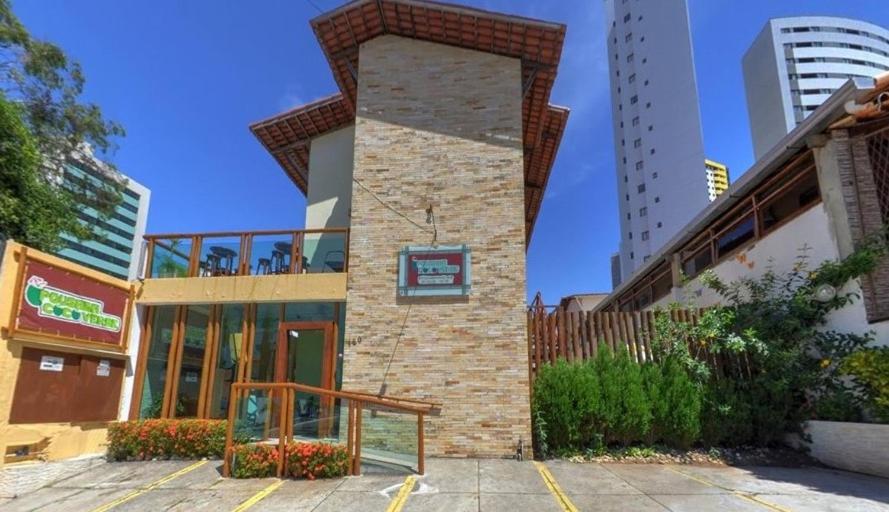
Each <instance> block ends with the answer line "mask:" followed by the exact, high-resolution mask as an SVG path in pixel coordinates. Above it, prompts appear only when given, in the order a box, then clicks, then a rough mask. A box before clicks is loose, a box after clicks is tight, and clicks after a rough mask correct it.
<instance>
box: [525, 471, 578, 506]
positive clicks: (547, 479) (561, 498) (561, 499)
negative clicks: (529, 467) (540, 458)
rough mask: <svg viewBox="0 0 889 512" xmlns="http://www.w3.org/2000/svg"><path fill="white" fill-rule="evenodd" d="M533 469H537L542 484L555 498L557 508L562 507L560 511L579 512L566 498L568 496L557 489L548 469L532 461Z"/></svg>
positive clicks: (556, 484)
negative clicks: (557, 504)
mask: <svg viewBox="0 0 889 512" xmlns="http://www.w3.org/2000/svg"><path fill="white" fill-rule="evenodd" d="M534 467H536V468H537V472H538V473H540V476H541V478H543V483H545V484H546V487H547V489H549V492H551V493H552V495H553V496H554V497H555V498H556V501H557V502H558V503H559V506H560V507H562V510H564V511H565V512H579V511H578V510H577V507H575V506H574V503H571V500H570V499H569V498H568V495H566V494H565V491H563V490H562V488H561V487H559V484H558V483H557V482H556V479H555V477H554V476H553V475H552V473H550V472H549V469H547V467H546V466H545V465H544V464H543V463H542V462H537V461H536V460H535V461H534Z"/></svg>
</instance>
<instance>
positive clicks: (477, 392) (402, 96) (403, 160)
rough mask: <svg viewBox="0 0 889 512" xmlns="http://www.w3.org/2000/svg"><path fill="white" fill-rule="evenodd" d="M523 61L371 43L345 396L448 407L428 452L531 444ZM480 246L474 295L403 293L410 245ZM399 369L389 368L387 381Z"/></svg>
mask: <svg viewBox="0 0 889 512" xmlns="http://www.w3.org/2000/svg"><path fill="white" fill-rule="evenodd" d="M521 83H522V80H521V64H520V62H519V61H518V60H515V59H509V58H505V57H500V56H495V55H491V54H487V53H481V52H474V51H470V50H464V49H458V48H455V47H450V46H445V45H438V44H434V43H428V42H421V41H415V40H411V39H405V38H399V37H395V36H383V37H379V38H376V39H373V40H371V41H369V42H367V43H364V44H363V45H362V46H361V57H360V70H359V80H358V105H357V110H358V112H357V120H356V125H355V171H354V176H355V178H356V179H357V182H356V183H355V184H354V185H353V188H352V223H351V225H352V228H351V229H352V231H351V244H350V262H349V278H348V292H347V306H346V307H347V312H346V349H345V356H344V357H345V362H344V378H343V388H344V389H354V390H364V391H370V392H378V391H380V389H381V385H382V384H383V382H384V376H385V377H386V378H385V383H386V391H387V393H388V394H391V395H394V396H409V397H415V398H422V399H428V400H432V401H436V402H440V403H442V404H443V405H442V409H441V414H440V415H439V416H433V417H431V418H429V421H428V427H427V437H426V440H427V447H426V449H427V453H428V454H430V455H452V456H498V457H499V456H507V455H511V454H513V453H514V452H515V449H516V444H517V442H518V441H519V439H522V440H523V441H524V442H525V444H526V445H528V444H530V438H531V428H530V407H529V397H528V359H527V344H526V343H527V342H526V337H525V336H526V332H525V331H526V325H525V324H526V317H525V242H524V240H525V238H524V237H525V233H524V224H523V222H524V220H523V219H524V214H523V210H524V190H523V188H524V179H523V162H522V160H523V152H522V143H521V131H522V118H521V114H522V94H521ZM430 204H431V205H432V206H433V208H434V212H435V221H436V224H435V225H436V227H437V230H438V237H437V243H439V244H443V245H444V244H462V243H465V244H468V245H469V246H470V248H471V250H472V280H473V282H472V292H471V294H470V296H469V297H468V298H462V299H453V298H451V299H443V298H438V299H427V300H420V299H408V300H400V299H397V298H396V284H397V256H398V251H399V250H400V249H401V248H402V247H403V246H405V245H424V244H430V243H432V241H433V233H432V231H433V229H432V225H430V224H427V223H426V212H425V210H426V208H427V207H428V206H429V205H430ZM387 369H388V373H387Z"/></svg>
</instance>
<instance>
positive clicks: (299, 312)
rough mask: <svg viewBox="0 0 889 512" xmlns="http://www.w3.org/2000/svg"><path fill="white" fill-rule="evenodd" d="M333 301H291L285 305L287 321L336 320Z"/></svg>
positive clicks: (285, 318)
mask: <svg viewBox="0 0 889 512" xmlns="http://www.w3.org/2000/svg"><path fill="white" fill-rule="evenodd" d="M333 310H334V304H333V303H331V302H291V303H288V304H285V305H284V321H286V322H318V321H325V320H334V317H333V314H334V312H333Z"/></svg>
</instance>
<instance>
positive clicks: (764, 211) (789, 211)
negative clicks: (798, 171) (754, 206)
mask: <svg viewBox="0 0 889 512" xmlns="http://www.w3.org/2000/svg"><path fill="white" fill-rule="evenodd" d="M780 185H781V184H780V183H779V184H777V185H776V186H780ZM819 197H820V193H819V191H818V177H817V176H816V175H815V172H814V171H810V172H809V174H808V175H807V176H806V177H805V178H802V179H801V180H799V181H798V182H796V183H795V184H794V185H792V186H790V187H789V188H788V189H787V190H785V191H783V192H782V193H781V194H778V195H777V196H775V197H773V198H770V199H768V200H767V202H764V203H763V204H761V205H760V206H759V212H760V218H761V219H762V228H763V231H765V232H768V231H770V230H771V229H773V228H775V227H776V226H778V225H780V224H781V223H783V222H784V221H786V220H787V219H790V218H791V217H793V216H794V215H796V214H797V213H799V212H800V211H802V210H804V209H805V208H806V207H807V206H809V205H811V204H813V203H815V202H816V201H817V200H818V198H819Z"/></svg>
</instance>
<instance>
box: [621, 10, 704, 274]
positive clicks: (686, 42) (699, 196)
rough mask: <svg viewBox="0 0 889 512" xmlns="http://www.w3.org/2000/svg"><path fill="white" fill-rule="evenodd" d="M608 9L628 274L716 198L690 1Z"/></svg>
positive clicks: (625, 269)
mask: <svg viewBox="0 0 889 512" xmlns="http://www.w3.org/2000/svg"><path fill="white" fill-rule="evenodd" d="M605 11H606V12H605V14H606V21H607V23H608V30H607V32H608V62H609V68H610V70H609V76H610V81H611V98H612V123H613V125H614V146H615V157H616V161H617V188H618V202H619V210H620V231H621V241H620V249H619V254H620V262H619V263H620V265H619V267H620V274H621V279H626V278H627V277H628V276H629V275H630V274H632V273H633V271H634V270H635V269H636V268H637V267H639V266H640V265H641V264H642V263H643V262H644V261H645V260H646V259H647V258H648V257H649V256H650V255H651V254H654V253H655V252H657V250H658V249H659V248H660V247H661V246H663V245H664V244H665V243H666V242H667V241H669V240H670V238H672V237H673V235H675V234H676V232H677V231H678V230H679V229H680V228H681V227H682V226H684V225H685V224H687V223H688V222H689V221H691V220H692V218H694V216H695V215H697V214H698V212H700V211H701V210H702V209H703V208H704V207H705V206H707V204H708V203H709V199H708V190H707V180H705V179H704V176H703V171H704V144H703V137H702V134H701V115H700V110H699V107H698V87H697V82H696V80H695V67H694V59H693V57H692V47H691V34H690V32H689V23H688V7H687V5H686V2H685V0H632V1H630V0H605ZM615 267H616V265H615V264H614V263H612V268H615Z"/></svg>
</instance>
